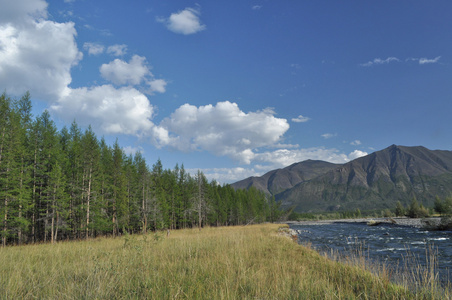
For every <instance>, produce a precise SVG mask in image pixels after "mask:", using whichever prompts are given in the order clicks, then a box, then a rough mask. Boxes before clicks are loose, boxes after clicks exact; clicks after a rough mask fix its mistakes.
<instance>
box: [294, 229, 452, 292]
mask: <svg viewBox="0 0 452 300" xmlns="http://www.w3.org/2000/svg"><path fill="white" fill-rule="evenodd" d="M290 227H291V228H292V229H295V230H297V231H298V233H299V234H298V241H299V243H301V244H304V243H311V245H312V247H313V248H314V249H316V250H317V251H319V252H321V253H322V252H326V253H330V252H331V251H332V250H333V251H337V252H339V253H340V254H345V255H346V254H347V253H349V252H350V251H353V252H356V250H359V249H361V250H362V252H363V253H364V255H365V257H368V258H369V259H371V260H377V261H380V262H384V263H387V264H388V266H400V267H403V266H404V264H405V262H404V259H405V261H410V260H409V259H407V258H409V257H411V258H413V257H415V258H416V262H417V264H419V265H422V266H426V265H427V257H426V253H430V254H431V253H432V252H433V253H434V254H436V259H437V271H438V274H439V279H440V281H441V282H443V283H448V282H450V281H451V279H452V277H451V276H450V273H449V272H450V270H451V269H452V239H451V238H452V231H427V230H423V229H419V228H413V227H405V226H397V225H391V224H382V225H379V226H367V225H366V224H365V223H333V224H323V225H298V224H297V225H295V224H291V225H290Z"/></svg>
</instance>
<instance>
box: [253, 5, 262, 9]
mask: <svg viewBox="0 0 452 300" xmlns="http://www.w3.org/2000/svg"><path fill="white" fill-rule="evenodd" d="M261 8H262V5H254V6H253V7H251V9H252V10H259V9H261Z"/></svg>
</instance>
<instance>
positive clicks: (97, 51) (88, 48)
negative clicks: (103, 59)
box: [83, 43, 105, 55]
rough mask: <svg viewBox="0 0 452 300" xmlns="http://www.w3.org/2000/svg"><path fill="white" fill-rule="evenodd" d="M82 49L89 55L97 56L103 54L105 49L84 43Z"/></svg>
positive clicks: (94, 44) (97, 45)
mask: <svg viewBox="0 0 452 300" xmlns="http://www.w3.org/2000/svg"><path fill="white" fill-rule="evenodd" d="M83 49H84V50H85V51H88V54H89V55H99V54H102V53H104V50H105V47H104V46H102V45H100V44H96V43H84V44H83Z"/></svg>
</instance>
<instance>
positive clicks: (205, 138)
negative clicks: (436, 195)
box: [0, 0, 452, 183]
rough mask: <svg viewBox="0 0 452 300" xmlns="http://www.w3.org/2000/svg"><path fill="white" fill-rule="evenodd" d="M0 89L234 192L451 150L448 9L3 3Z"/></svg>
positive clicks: (258, 1) (263, 2)
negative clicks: (351, 165)
mask: <svg viewBox="0 0 452 300" xmlns="http://www.w3.org/2000/svg"><path fill="white" fill-rule="evenodd" d="M0 7H1V9H0V88H1V89H2V90H5V91H6V92H7V93H8V94H9V95H11V96H14V97H20V96H21V95H23V93H24V92H25V91H30V93H31V95H32V100H33V105H34V113H35V115H38V114H40V113H41V112H42V111H43V110H44V109H48V110H49V111H50V113H51V115H52V117H53V119H54V120H55V122H56V123H57V124H58V126H59V128H61V127H62V126H64V125H66V126H69V125H70V124H71V123H72V121H73V120H74V119H75V120H76V121H77V123H78V124H79V125H80V126H81V127H82V128H86V127H87V126H88V125H89V124H91V125H92V127H93V128H94V130H95V132H96V134H97V135H98V137H99V138H100V137H101V136H105V138H106V139H107V141H108V142H109V143H110V144H113V142H114V141H115V139H116V138H118V141H119V143H120V145H121V146H122V147H123V148H124V150H125V151H126V152H127V153H134V152H136V151H141V152H142V153H143V154H144V156H145V158H146V159H147V162H148V164H149V165H152V164H154V163H155V162H156V161H157V159H158V158H160V159H161V160H162V163H163V165H164V167H165V168H173V167H174V166H175V165H176V163H179V164H184V166H185V168H186V169H188V170H189V171H190V172H191V173H195V172H196V170H197V169H201V170H202V171H203V172H204V173H205V174H206V175H207V177H208V178H209V179H217V181H219V182H221V183H228V182H234V181H237V180H240V179H243V178H246V177H249V176H255V175H262V174H264V173H265V172H267V171H269V170H272V169H275V168H281V167H285V166H288V165H290V164H292V163H295V162H299V161H303V160H306V159H321V160H326V161H330V162H336V163H341V162H346V161H349V160H351V159H354V158H357V157H359V156H362V155H366V154H367V153H371V152H373V151H376V150H381V149H383V148H386V147H388V146H389V145H391V144H398V145H407V146H415V145H422V146H425V147H427V148H429V149H443V150H452V131H451V127H452V126H451V121H450V116H451V112H452V99H451V98H452V96H451V95H452V84H451V83H452V81H451V79H452V76H451V75H452V69H451V62H452V57H451V53H452V36H451V29H452V18H450V14H451V12H452V2H450V1H434V2H431V1H384V0H379V1H333V0H331V1H273V0H255V1H245V0H232V1H202V0H201V1H196V2H190V1H178V0H166V1H138V0H135V1H111V0H110V1H103V0H96V1H88V0H64V1H63V0H60V1H44V0H16V1H9V0H0Z"/></svg>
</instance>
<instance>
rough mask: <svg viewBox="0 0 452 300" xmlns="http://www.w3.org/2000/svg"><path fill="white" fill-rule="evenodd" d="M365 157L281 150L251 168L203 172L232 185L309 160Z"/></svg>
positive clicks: (261, 157)
mask: <svg viewBox="0 0 452 300" xmlns="http://www.w3.org/2000/svg"><path fill="white" fill-rule="evenodd" d="M365 155H367V153H366V152H363V151H360V150H354V151H353V152H351V153H349V154H348V155H347V154H344V153H340V152H339V151H338V150H337V149H334V148H332V149H326V148H319V147H313V148H306V149H292V150H288V149H279V150H276V151H269V152H264V153H259V154H256V155H255V157H254V160H255V162H257V163H258V164H256V165H255V166H254V167H251V168H242V167H236V168H215V169H203V170H202V171H203V173H204V174H205V175H206V177H207V178H209V179H217V180H218V181H219V182H221V183H232V182H236V181H239V180H242V179H244V178H248V177H250V176H262V175H263V174H265V173H266V172H268V171H271V170H275V169H279V168H285V167H287V166H290V165H291V164H293V163H298V162H301V161H305V160H308V159H312V160H323V161H328V162H331V163H337V164H343V163H347V162H349V161H351V160H354V159H356V158H359V157H362V156H365ZM259 163H260V164H259ZM195 171H196V170H195Z"/></svg>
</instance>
